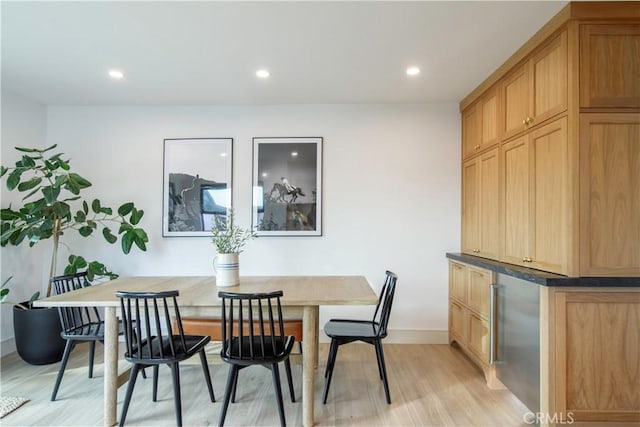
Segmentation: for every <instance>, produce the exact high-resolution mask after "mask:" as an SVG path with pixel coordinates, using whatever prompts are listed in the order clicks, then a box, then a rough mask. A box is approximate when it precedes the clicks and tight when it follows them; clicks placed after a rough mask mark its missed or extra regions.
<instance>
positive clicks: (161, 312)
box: [116, 291, 215, 426]
mask: <svg viewBox="0 0 640 427" xmlns="http://www.w3.org/2000/svg"><path fill="white" fill-rule="evenodd" d="M178 294H179V293H178V291H166V292H121V291H119V292H116V296H117V297H118V298H120V308H121V311H122V322H123V324H124V336H125V343H126V351H125V354H124V357H125V359H127V360H128V361H129V362H131V363H132V365H133V366H132V367H131V373H130V376H129V384H128V385H127V392H126V394H125V398H124V404H123V405H122V415H121V417H120V425H121V426H122V425H124V421H125V419H126V417H127V411H128V409H129V403H130V402H131V395H132V393H133V389H134V387H135V384H136V378H137V376H138V372H139V371H140V370H141V369H143V368H145V367H147V366H152V367H153V401H154V402H155V401H156V400H157V394H158V367H159V365H164V364H166V365H168V366H169V367H170V368H171V373H172V378H173V396H174V405H175V411H176V422H177V425H178V426H181V425H182V401H181V397H180V367H179V362H181V361H183V360H186V359H188V358H190V357H191V356H194V355H195V354H196V353H198V354H199V355H200V362H201V364H202V370H203V371H204V377H205V382H206V384H207V388H208V389H209V398H210V399H211V401H212V402H215V396H214V394H213V386H212V385H211V376H210V373H209V365H208V363H207V356H206V354H205V349H204V348H205V346H206V345H207V344H208V343H209V341H210V338H209V336H202V335H185V334H184V330H183V328H182V318H181V317H180V309H179V307H178V301H177V296H178ZM172 317H173V318H172ZM173 321H175V322H176V325H177V328H176V329H177V330H174V329H173V326H172V324H173Z"/></svg>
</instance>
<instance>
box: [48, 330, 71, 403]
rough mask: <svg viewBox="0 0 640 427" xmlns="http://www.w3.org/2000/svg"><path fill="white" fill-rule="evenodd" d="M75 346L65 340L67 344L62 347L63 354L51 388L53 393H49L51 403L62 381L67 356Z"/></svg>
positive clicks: (67, 359)
mask: <svg viewBox="0 0 640 427" xmlns="http://www.w3.org/2000/svg"><path fill="white" fill-rule="evenodd" d="M74 346H75V344H74V343H73V341H71V340H67V343H66V344H65V346H64V354H63V355H62V363H60V369H59V370H58V376H57V377H56V383H55V385H54V386H53V393H51V401H52V402H53V401H54V400H56V396H57V395H58V388H60V382H61V381H62V376H63V375H64V370H65V368H66V367H67V362H68V361H69V355H70V354H71V350H73V347H74Z"/></svg>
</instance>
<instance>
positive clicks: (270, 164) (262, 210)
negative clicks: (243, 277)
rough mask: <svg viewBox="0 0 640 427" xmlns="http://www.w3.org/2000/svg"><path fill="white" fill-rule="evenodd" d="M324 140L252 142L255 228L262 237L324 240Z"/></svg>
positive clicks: (315, 138)
mask: <svg viewBox="0 0 640 427" xmlns="http://www.w3.org/2000/svg"><path fill="white" fill-rule="evenodd" d="M322 142H323V140H322V138H321V137H279V138H276V137H260V138H258V137H256V138H253V198H252V226H253V227H255V230H256V232H257V234H258V235H259V236H322Z"/></svg>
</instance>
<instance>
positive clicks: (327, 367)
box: [324, 339, 338, 378]
mask: <svg viewBox="0 0 640 427" xmlns="http://www.w3.org/2000/svg"><path fill="white" fill-rule="evenodd" d="M337 345H338V344H337V342H336V340H335V339H332V340H331V345H330V346H329V355H328V356H327V366H326V367H325V369H324V377H325V378H327V375H329V369H330V368H331V355H332V354H333V352H334V351H335V347H336V346H337Z"/></svg>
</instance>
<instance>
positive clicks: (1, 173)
mask: <svg viewBox="0 0 640 427" xmlns="http://www.w3.org/2000/svg"><path fill="white" fill-rule="evenodd" d="M8 170H9V168H7V167H5V166H0V178H1V177H3V176H4V174H6V173H7V171H8Z"/></svg>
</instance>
